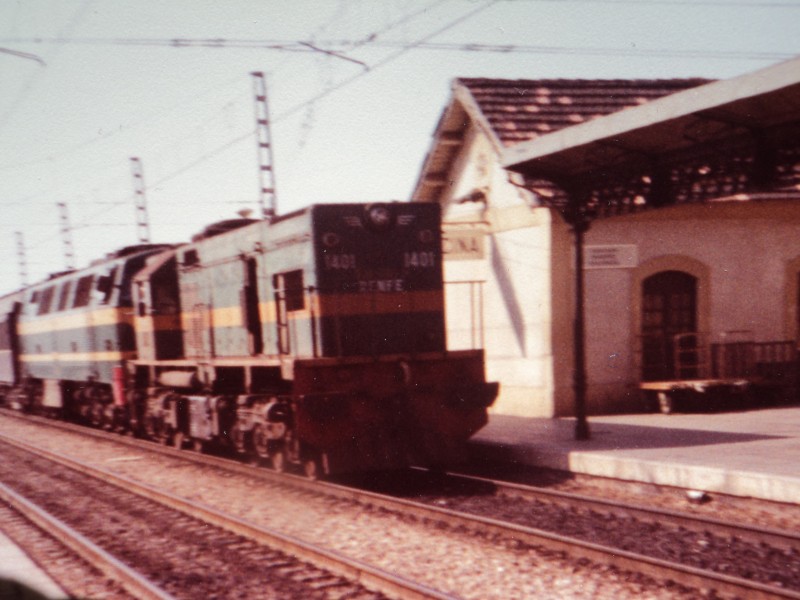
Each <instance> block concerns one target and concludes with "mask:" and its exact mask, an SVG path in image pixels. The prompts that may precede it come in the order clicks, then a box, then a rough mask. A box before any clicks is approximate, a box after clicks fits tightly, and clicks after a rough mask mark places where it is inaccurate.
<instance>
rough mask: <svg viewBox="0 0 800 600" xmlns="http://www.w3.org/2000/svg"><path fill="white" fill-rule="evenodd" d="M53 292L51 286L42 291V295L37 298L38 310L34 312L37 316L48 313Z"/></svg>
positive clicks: (53, 289)
mask: <svg viewBox="0 0 800 600" xmlns="http://www.w3.org/2000/svg"><path fill="white" fill-rule="evenodd" d="M54 292H55V288H54V287H53V286H52V285H51V286H50V287H49V288H45V289H44V290H42V295H41V297H40V298H39V310H37V311H36V314H37V315H46V314H47V313H49V312H50V305H51V304H52V303H53V293H54Z"/></svg>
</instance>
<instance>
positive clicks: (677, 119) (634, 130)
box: [502, 58, 800, 181]
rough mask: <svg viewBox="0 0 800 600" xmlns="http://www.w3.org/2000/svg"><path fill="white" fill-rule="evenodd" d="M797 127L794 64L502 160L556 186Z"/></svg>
mask: <svg viewBox="0 0 800 600" xmlns="http://www.w3.org/2000/svg"><path fill="white" fill-rule="evenodd" d="M798 121H800V58H796V59H792V60H789V61H786V62H783V63H780V64H778V65H774V66H772V67H768V68H766V69H762V70H760V71H756V72H754V73H750V74H747V75H743V76H740V77H736V78H733V79H728V80H724V81H715V82H712V83H707V84H705V85H701V86H699V87H695V88H691V89H687V90H684V91H680V92H676V93H674V94H671V95H669V96H665V97H662V98H658V99H655V100H653V101H651V102H648V103H646V104H642V105H640V106H635V107H631V108H627V109H625V110H622V111H619V112H616V113H612V114H609V115H607V116H604V117H600V118H597V119H594V120H592V121H588V122H585V123H581V124H578V125H574V126H571V127H566V128H564V129H561V130H558V131H555V132H553V133H550V134H547V135H543V136H540V137H537V138H535V139H532V140H530V141H526V142H521V143H519V144H516V145H514V146H511V147H508V148H506V149H505V150H504V151H503V158H502V160H503V165H504V166H505V167H506V168H508V169H510V170H512V171H517V172H520V173H523V174H525V175H526V176H528V177H534V178H542V179H551V180H554V181H558V180H564V179H565V178H569V177H575V176H582V175H588V174H592V173H594V174H595V175H596V174H598V173H602V172H603V171H604V170H607V169H614V168H615V167H619V166H623V165H625V164H626V163H630V162H636V161H638V160H642V159H644V160H648V161H652V160H654V159H659V158H660V157H664V156H668V155H674V154H676V153H680V152H681V151H684V150H686V149H688V148H691V147H695V146H697V145H699V144H704V143H714V142H720V141H723V140H725V139H726V138H730V137H732V136H733V135H734V134H736V133H738V134H741V133H742V132H743V131H745V132H750V133H753V132H755V131H759V130H767V129H775V128H776V127H780V126H782V125H786V124H791V123H797V122H798Z"/></svg>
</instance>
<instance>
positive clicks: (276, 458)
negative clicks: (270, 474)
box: [270, 450, 286, 473]
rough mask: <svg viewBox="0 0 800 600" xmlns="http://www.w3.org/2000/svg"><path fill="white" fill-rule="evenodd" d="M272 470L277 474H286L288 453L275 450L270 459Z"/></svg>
mask: <svg viewBox="0 0 800 600" xmlns="http://www.w3.org/2000/svg"><path fill="white" fill-rule="evenodd" d="M270 460H271V461H272V468H273V470H275V472H276V473H285V472H286V453H285V452H284V451H283V450H275V451H274V452H273V453H272V456H271V458H270Z"/></svg>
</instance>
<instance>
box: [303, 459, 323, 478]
mask: <svg viewBox="0 0 800 600" xmlns="http://www.w3.org/2000/svg"><path fill="white" fill-rule="evenodd" d="M303 474H305V476H306V477H308V478H309V479H310V480H311V481H317V480H318V479H319V478H320V476H321V475H322V465H321V464H320V462H319V458H307V459H306V460H304V461H303Z"/></svg>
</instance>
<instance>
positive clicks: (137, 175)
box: [131, 156, 150, 244]
mask: <svg viewBox="0 0 800 600" xmlns="http://www.w3.org/2000/svg"><path fill="white" fill-rule="evenodd" d="M131 173H132V174H133V193H134V194H135V198H134V199H135V202H136V234H137V236H138V237H139V241H140V242H141V243H142V244H149V243H150V221H149V219H148V218H147V196H145V193H144V190H145V187H144V170H143V168H142V161H141V160H139V158H138V157H135V156H133V157H131Z"/></svg>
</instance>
